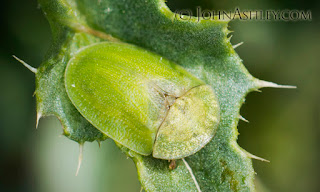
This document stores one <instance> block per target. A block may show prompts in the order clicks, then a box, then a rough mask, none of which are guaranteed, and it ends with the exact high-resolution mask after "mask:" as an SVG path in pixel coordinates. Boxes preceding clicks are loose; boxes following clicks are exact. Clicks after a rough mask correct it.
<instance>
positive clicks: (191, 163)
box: [36, 0, 261, 191]
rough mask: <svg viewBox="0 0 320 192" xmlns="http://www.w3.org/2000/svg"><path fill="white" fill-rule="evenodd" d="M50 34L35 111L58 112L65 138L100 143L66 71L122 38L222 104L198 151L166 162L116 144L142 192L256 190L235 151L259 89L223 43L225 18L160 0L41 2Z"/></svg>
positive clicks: (242, 155) (248, 167)
mask: <svg viewBox="0 0 320 192" xmlns="http://www.w3.org/2000/svg"><path fill="white" fill-rule="evenodd" d="M39 3H40V4H41V7H42V9H43V11H44V13H45V14H46V16H47V18H48V20H49V22H50V25H51V28H52V32H53V37H54V38H53V45H52V48H51V49H50V50H49V52H48V55H47V57H46V59H45V61H44V62H43V63H42V65H41V66H40V68H39V69H38V70H37V74H36V77H37V79H36V84H37V88H36V97H37V110H38V113H40V114H42V115H56V116H57V117H58V118H59V119H60V121H61V122H62V124H63V125H64V132H65V135H66V136H67V137H69V138H70V139H72V140H75V141H77V142H79V143H83V142H85V141H93V140H98V141H100V140H104V139H106V136H104V135H103V134H102V133H101V132H100V131H98V129H96V128H95V127H93V126H92V125H91V124H90V123H89V122H88V121H87V120H86V119H85V118H83V117H82V116H81V114H80V113H79V112H78V111H77V109H76V108H75V107H74V106H73V104H72V103H71V102H70V100H69V98H68V96H67V93H66V90H65V87H64V71H65V68H66V65H67V63H68V62H69V60H70V58H71V57H72V56H73V55H74V54H76V53H77V52H78V51H79V49H81V48H83V47H85V46H88V45H92V44H94V43H97V42H101V41H106V40H107V41H122V42H126V43H130V44H134V45H137V46H139V47H141V48H143V49H145V50H148V51H151V52H154V53H157V54H159V55H161V56H162V57H164V58H166V59H168V60H170V61H171V62H174V63H176V64H179V65H181V66H182V67H183V68H185V69H186V70H187V71H189V72H190V73H192V74H193V75H194V76H196V77H197V78H199V79H201V80H202V81H204V82H205V83H206V84H208V85H210V86H211V87H212V88H213V89H214V92H215V94H216V96H217V99H218V102H219V106H220V123H219V126H218V129H217V131H216V134H215V136H214V138H213V139H212V140H211V141H210V142H209V143H208V144H207V145H206V146H205V147H204V148H202V149H201V150H200V151H198V152H197V153H195V154H194V155H191V156H189V157H187V158H185V159H182V160H177V161H176V168H175V169H170V168H169V164H170V163H169V162H168V161H165V160H159V159H155V158H153V157H152V156H143V155H140V154H138V153H136V152H134V151H131V150H129V149H127V148H125V147H123V146H121V145H119V147H120V149H121V150H122V151H124V152H125V153H126V154H127V155H128V156H130V157H131V158H132V159H133V160H134V162H135V163H136V167H137V170H138V176H139V179H140V181H141V184H142V187H143V188H144V189H145V190H146V191H200V190H201V191H254V184H253V180H254V170H253V167H252V162H251V158H250V156H249V155H248V153H246V152H245V151H244V150H243V149H242V148H241V147H239V146H238V144H237V142H236V140H237V135H238V131H237V125H238V121H239V116H240V114H239V110H240V107H241V105H242V103H243V102H244V99H245V96H246V95H247V94H248V93H249V92H250V91H254V90H256V89H258V88H260V86H261V85H260V84H259V83H257V82H259V81H258V80H257V79H255V78H254V77H252V76H251V75H250V74H249V73H248V71H247V70H246V69H245V67H244V66H243V64H242V62H241V59H240V58H239V56H238V55H237V54H236V52H235V51H234V48H233V46H232V45H231V43H230V38H228V34H229V30H228V29H227V27H228V21H221V20H215V21H208V20H200V21H199V22H198V21H197V19H195V18H191V19H190V20H181V19H178V18H177V17H176V16H175V15H174V14H173V13H172V12H171V11H170V10H169V9H168V7H167V6H166V5H165V3H164V1H163V0H95V1H92V0H39Z"/></svg>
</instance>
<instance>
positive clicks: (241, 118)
mask: <svg viewBox="0 0 320 192" xmlns="http://www.w3.org/2000/svg"><path fill="white" fill-rule="evenodd" d="M239 119H240V120H242V121H244V122H247V123H249V121H248V120H247V119H245V118H244V117H242V116H241V115H239Z"/></svg>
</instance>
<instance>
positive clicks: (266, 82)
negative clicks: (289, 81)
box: [256, 80, 297, 89]
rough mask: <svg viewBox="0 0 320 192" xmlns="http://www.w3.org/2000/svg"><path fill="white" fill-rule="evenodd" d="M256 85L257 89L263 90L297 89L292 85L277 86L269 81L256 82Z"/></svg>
mask: <svg viewBox="0 0 320 192" xmlns="http://www.w3.org/2000/svg"><path fill="white" fill-rule="evenodd" d="M256 85H257V86H258V87H259V88H263V87H272V88H284V89H296V88H297V87H296V86H292V85H278V84H276V83H272V82H269V81H263V80H257V81H256Z"/></svg>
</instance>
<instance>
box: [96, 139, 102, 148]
mask: <svg viewBox="0 0 320 192" xmlns="http://www.w3.org/2000/svg"><path fill="white" fill-rule="evenodd" d="M97 142H98V145H99V148H100V147H101V142H100V141H99V140H97Z"/></svg>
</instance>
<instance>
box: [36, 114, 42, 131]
mask: <svg viewBox="0 0 320 192" xmlns="http://www.w3.org/2000/svg"><path fill="white" fill-rule="evenodd" d="M41 117H42V114H41V113H40V112H38V113H37V122H36V129H38V125H39V121H40V119H41Z"/></svg>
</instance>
